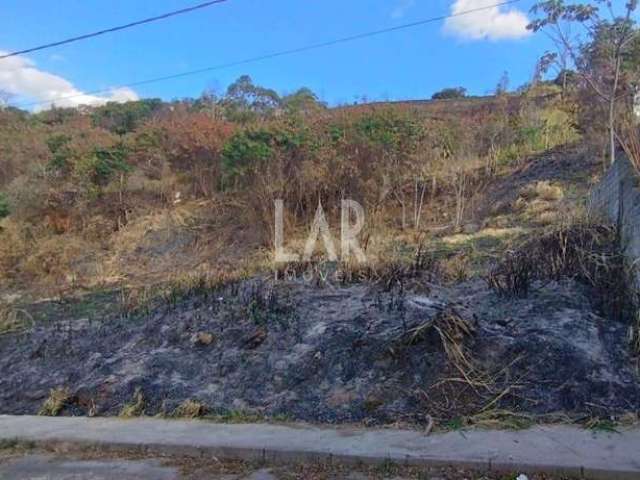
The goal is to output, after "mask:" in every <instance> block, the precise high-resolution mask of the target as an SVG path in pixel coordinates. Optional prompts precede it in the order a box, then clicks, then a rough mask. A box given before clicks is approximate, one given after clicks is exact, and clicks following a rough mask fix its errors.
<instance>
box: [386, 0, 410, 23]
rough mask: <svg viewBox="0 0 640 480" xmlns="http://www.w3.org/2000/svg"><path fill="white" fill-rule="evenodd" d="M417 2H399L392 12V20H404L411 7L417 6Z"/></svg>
mask: <svg viewBox="0 0 640 480" xmlns="http://www.w3.org/2000/svg"><path fill="white" fill-rule="evenodd" d="M415 3H416V2H415V0H398V4H397V5H396V7H395V8H394V9H393V10H392V11H391V18H393V19H396V20H397V19H399V18H403V17H404V16H405V14H406V13H407V10H409V9H410V8H411V7H413V6H414V5H415Z"/></svg>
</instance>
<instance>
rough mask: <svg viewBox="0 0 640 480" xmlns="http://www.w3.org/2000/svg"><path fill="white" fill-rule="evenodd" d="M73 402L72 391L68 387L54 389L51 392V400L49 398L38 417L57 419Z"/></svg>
mask: <svg viewBox="0 0 640 480" xmlns="http://www.w3.org/2000/svg"><path fill="white" fill-rule="evenodd" d="M70 401H71V391H70V390H69V389H68V388H66V387H58V388H53V389H51V390H50V391H49V398H47V399H46V400H45V401H44V403H43V404H42V407H40V411H38V415H43V416H47V417H57V416H58V415H59V414H60V412H62V410H63V409H64V407H65V406H66V405H67V404H68V403H69V402H70Z"/></svg>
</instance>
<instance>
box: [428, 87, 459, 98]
mask: <svg viewBox="0 0 640 480" xmlns="http://www.w3.org/2000/svg"><path fill="white" fill-rule="evenodd" d="M466 96H467V89H466V88H464V87H456V88H445V89H442V90H440V91H439V92H436V93H434V94H433V95H432V96H431V99H432V100H447V99H451V98H464V97H466Z"/></svg>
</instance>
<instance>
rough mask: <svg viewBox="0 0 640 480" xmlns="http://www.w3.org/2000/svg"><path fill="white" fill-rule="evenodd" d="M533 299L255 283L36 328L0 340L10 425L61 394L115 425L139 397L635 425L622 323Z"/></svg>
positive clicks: (231, 413)
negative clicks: (498, 413)
mask: <svg viewBox="0 0 640 480" xmlns="http://www.w3.org/2000/svg"><path fill="white" fill-rule="evenodd" d="M420 283H421V282H420V279H416V281H415V282H414V284H420ZM534 287H535V288H532V289H531V292H530V293H529V294H528V295H527V296H526V298H505V297H502V296H499V295H497V294H496V293H495V292H494V291H492V290H491V289H490V288H489V287H488V286H487V284H486V282H485V281H483V280H482V279H474V280H470V281H467V282H463V283H460V284H458V285H455V286H444V285H437V284H430V283H428V282H426V281H425V282H422V287H421V288H420V289H419V291H420V292H421V293H418V290H413V289H411V288H408V287H406V286H398V285H396V286H390V287H389V288H381V287H380V286H379V285H372V284H367V283H359V284H352V285H340V286H334V285H330V284H322V285H317V284H312V283H304V282H301V281H298V282H282V281H279V282H276V281H274V280H273V279H264V278H263V279H258V278H255V279H252V280H246V281H242V282H236V283H233V284H232V285H229V286H226V287H223V288H219V289H216V290H211V291H199V292H197V293H191V294H189V295H186V296H177V295H176V296H174V297H172V298H171V299H170V301H166V302H163V303H162V304H159V305H156V306H154V307H153V308H151V309H150V310H149V311H145V312H144V313H139V314H137V315H129V316H127V315H123V314H122V313H120V314H111V315H106V316H104V317H101V318H99V319H96V318H91V316H89V317H86V316H84V317H79V316H77V315H69V316H66V317H64V316H63V317H62V318H58V319H56V320H55V321H49V322H35V324H34V325H33V326H32V327H31V328H30V329H28V330H26V331H24V332H21V333H12V334H7V335H3V336H0V371H2V376H1V377H0V413H3V414H35V413H37V412H38V411H39V409H40V407H41V406H42V404H43V403H44V402H45V400H46V399H47V398H48V397H49V393H50V390H51V389H56V388H64V389H68V393H69V395H68V398H67V399H66V400H65V402H64V406H63V408H62V409H61V412H60V414H61V415H88V414H91V415H118V414H119V413H120V412H121V410H122V408H123V407H124V406H125V405H127V404H128V403H130V402H132V401H133V399H134V398H135V399H137V400H140V399H142V401H143V405H142V409H138V410H139V411H140V412H144V414H145V415H155V414H164V415H171V414H172V412H173V411H174V410H175V409H176V408H177V407H178V406H179V405H180V404H181V403H182V402H183V401H185V400H194V401H198V402H200V403H201V404H203V405H205V406H206V411H207V412H208V413H209V414H211V415H215V416H219V418H231V419H233V418H235V419H243V418H247V419H262V418H264V419H268V418H279V419H282V418H286V419H290V420H305V421H312V422H322V423H338V422H361V423H364V424H372V425H376V424H390V423H403V424H425V423H430V422H431V420H432V419H433V420H434V421H436V422H441V423H446V422H448V421H451V420H455V419H457V418H460V417H462V416H471V415H474V414H477V413H479V412H482V411H484V412H487V411H493V410H498V409H500V410H509V411H512V412H519V413H527V414H541V415H542V414H548V413H553V412H559V411H562V412H567V413H569V414H573V415H575V416H581V415H584V416H610V415H615V414H622V413H623V412H626V411H637V410H638V409H639V408H640V380H639V378H638V376H637V375H636V373H635V370H634V368H633V360H632V359H631V353H630V351H629V347H628V345H627V337H626V335H627V325H625V324H624V323H621V322H617V321H614V320H610V319H607V318H604V317H602V316H600V315H599V314H598V313H597V311H596V310H595V309H594V308H593V307H592V305H591V301H590V297H591V294H590V291H589V289H588V288H587V287H585V286H584V285H581V284H578V283H576V282H573V281H570V280H566V281H560V282H550V283H549V282H547V283H545V284H544V285H543V284H540V285H537V286H535V285H534ZM76 313H77V312H76ZM82 313H84V312H82Z"/></svg>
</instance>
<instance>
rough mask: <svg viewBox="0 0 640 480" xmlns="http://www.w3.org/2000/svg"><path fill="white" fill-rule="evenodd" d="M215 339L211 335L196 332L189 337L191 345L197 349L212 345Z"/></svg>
mask: <svg viewBox="0 0 640 480" xmlns="http://www.w3.org/2000/svg"><path fill="white" fill-rule="evenodd" d="M215 339H216V337H215V336H214V335H213V334H212V333H207V332H196V333H194V334H193V335H191V343H192V344H193V345H195V346H199V347H207V346H209V345H211V344H212V343H213V341H214V340H215Z"/></svg>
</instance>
